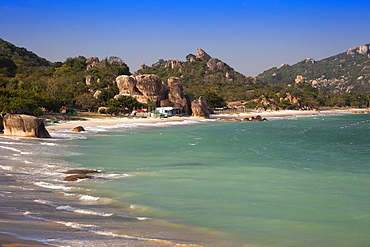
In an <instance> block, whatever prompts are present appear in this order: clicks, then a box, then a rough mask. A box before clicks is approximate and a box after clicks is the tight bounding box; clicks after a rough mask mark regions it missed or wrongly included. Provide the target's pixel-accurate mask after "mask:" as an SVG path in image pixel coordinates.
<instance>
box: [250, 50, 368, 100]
mask: <svg viewBox="0 0 370 247" xmlns="http://www.w3.org/2000/svg"><path fill="white" fill-rule="evenodd" d="M369 51H370V44H365V45H361V46H359V47H356V46H354V47H351V48H349V49H348V50H347V51H345V52H342V53H339V54H337V55H333V56H330V57H328V58H324V59H321V60H319V61H315V60H313V59H311V58H306V59H304V60H302V61H300V62H298V63H296V64H294V65H288V64H282V65H281V66H280V68H277V67H272V68H270V69H268V70H266V71H264V72H262V73H261V74H259V75H257V76H256V78H257V79H258V80H260V81H262V82H263V83H266V84H268V85H273V84H277V83H290V82H293V81H294V80H295V79H296V77H297V76H302V77H304V78H305V81H306V82H307V83H310V84H311V85H312V86H313V87H315V88H318V89H320V90H324V91H328V92H333V93H350V92H353V91H359V92H366V91H370V53H369Z"/></svg>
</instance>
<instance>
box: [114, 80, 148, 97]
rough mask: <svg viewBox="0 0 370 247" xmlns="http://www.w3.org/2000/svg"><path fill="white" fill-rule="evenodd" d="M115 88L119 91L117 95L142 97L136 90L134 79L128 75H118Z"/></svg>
mask: <svg viewBox="0 0 370 247" xmlns="http://www.w3.org/2000/svg"><path fill="white" fill-rule="evenodd" d="M116 82H117V87H118V89H119V93H120V94H122V95H131V96H132V95H142V93H140V92H139V91H138V90H137V88H136V83H137V81H136V80H135V78H134V77H132V76H128V75H120V76H118V77H117V78H116Z"/></svg>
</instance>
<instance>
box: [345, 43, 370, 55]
mask: <svg viewBox="0 0 370 247" xmlns="http://www.w3.org/2000/svg"><path fill="white" fill-rule="evenodd" d="M369 50H370V49H369V47H368V46H367V45H360V47H356V46H353V47H351V48H349V49H348V51H347V55H354V54H356V53H358V54H361V55H366V54H368V53H369Z"/></svg>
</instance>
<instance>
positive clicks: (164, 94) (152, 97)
mask: <svg viewBox="0 0 370 247" xmlns="http://www.w3.org/2000/svg"><path fill="white" fill-rule="evenodd" d="M116 83H117V86H118V89H119V94H118V95H116V96H115V98H116V99H117V98H119V97H122V96H131V97H133V98H135V99H136V100H137V101H139V102H140V103H142V104H147V103H148V102H154V103H155V104H156V105H157V106H161V107H168V106H174V107H177V108H179V109H180V111H181V112H182V113H186V114H189V115H191V114H192V115H193V116H195V117H205V118H208V117H209V109H208V106H207V102H206V100H205V99H204V98H203V97H200V98H199V99H195V98H194V97H193V96H191V95H185V94H184V89H183V84H182V81H181V79H180V78H178V77H170V78H169V79H168V80H167V81H166V82H162V81H161V79H160V78H159V77H158V76H157V75H153V74H144V75H131V76H128V75H120V76H118V77H117V78H116Z"/></svg>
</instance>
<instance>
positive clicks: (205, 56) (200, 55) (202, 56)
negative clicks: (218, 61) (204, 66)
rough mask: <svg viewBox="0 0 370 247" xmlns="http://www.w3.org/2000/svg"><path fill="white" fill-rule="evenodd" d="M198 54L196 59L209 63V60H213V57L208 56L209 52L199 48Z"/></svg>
mask: <svg viewBox="0 0 370 247" xmlns="http://www.w3.org/2000/svg"><path fill="white" fill-rule="evenodd" d="M196 52H197V55H196V57H197V58H198V59H200V60H202V61H208V60H209V59H211V56H210V55H208V54H207V52H205V51H204V50H202V49H200V48H197V50H196Z"/></svg>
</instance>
